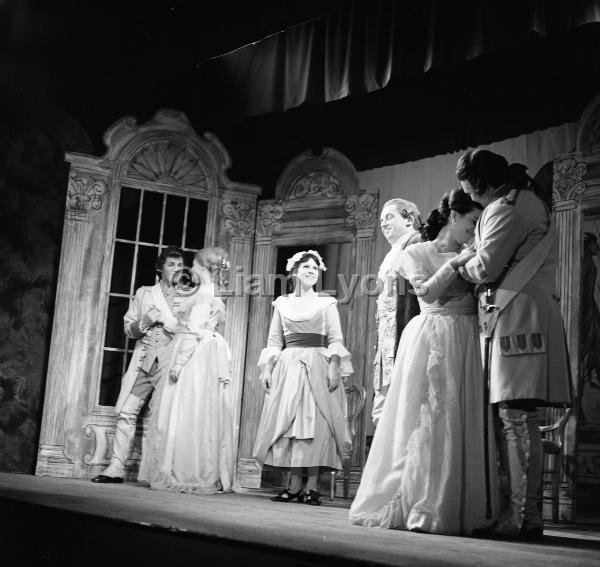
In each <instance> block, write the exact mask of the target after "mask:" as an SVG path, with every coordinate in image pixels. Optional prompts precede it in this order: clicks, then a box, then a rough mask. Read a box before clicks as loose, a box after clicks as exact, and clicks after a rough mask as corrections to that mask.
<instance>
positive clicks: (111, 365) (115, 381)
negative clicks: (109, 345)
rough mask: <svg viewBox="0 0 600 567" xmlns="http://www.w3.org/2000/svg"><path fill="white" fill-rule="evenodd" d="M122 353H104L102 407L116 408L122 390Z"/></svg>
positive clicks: (101, 388)
mask: <svg viewBox="0 0 600 567" xmlns="http://www.w3.org/2000/svg"><path fill="white" fill-rule="evenodd" d="M123 356H124V353H122V352H114V351H110V350H105V351H104V358H103V359H102V375H101V377H100V398H99V403H100V405H101V406H114V405H115V404H116V403H117V398H118V397H119V389H120V388H121V373H122V369H123Z"/></svg>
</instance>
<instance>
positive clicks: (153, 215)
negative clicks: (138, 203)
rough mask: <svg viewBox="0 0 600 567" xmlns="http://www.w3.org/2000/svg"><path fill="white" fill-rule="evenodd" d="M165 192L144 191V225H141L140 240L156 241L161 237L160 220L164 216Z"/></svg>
mask: <svg viewBox="0 0 600 567" xmlns="http://www.w3.org/2000/svg"><path fill="white" fill-rule="evenodd" d="M162 204H163V194H162V193H155V192H153V191H144V204H143V205H142V225H141V226H140V241H141V242H155V243H156V244H158V239H159V237H160V220H161V218H162Z"/></svg>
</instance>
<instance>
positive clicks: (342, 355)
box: [253, 250, 352, 506]
mask: <svg viewBox="0 0 600 567" xmlns="http://www.w3.org/2000/svg"><path fill="white" fill-rule="evenodd" d="M325 269H326V268H325V265H324V263H323V260H322V258H321V256H320V255H319V254H318V253H317V252H315V251H313V250H308V251H307V252H298V253H297V254H295V255H294V256H293V257H292V258H290V259H289V260H288V264H287V271H288V272H291V276H292V278H293V280H294V281H295V289H294V293H292V294H290V295H285V296H281V297H278V298H277V300H276V301H274V302H273V305H274V307H275V310H274V312H273V318H272V320H271V327H270V330H269V337H268V340H267V347H266V348H265V349H263V351H262V352H261V355H260V359H259V361H258V366H259V367H260V368H261V380H262V381H263V384H264V387H265V390H266V392H267V396H266V397H265V402H264V406H263V413H262V417H261V421H260V425H259V430H258V435H257V438H256V442H255V445H254V450H253V454H254V457H255V458H256V459H257V460H258V462H259V463H261V464H264V465H268V466H272V467H278V468H281V469H284V470H285V471H290V476H289V483H288V485H287V486H286V488H285V489H284V490H283V491H282V492H281V493H280V494H278V495H277V496H275V497H274V498H272V500H273V501H275V502H292V501H294V500H297V501H298V502H304V503H306V504H310V505H316V506H318V505H320V504H321V497H320V494H319V490H318V476H319V472H320V470H321V469H322V468H326V469H340V468H341V463H342V461H343V459H344V458H345V456H346V455H348V454H349V452H350V451H351V440H350V433H349V430H348V425H347V422H346V397H345V392H344V388H343V385H342V384H340V376H347V375H349V374H351V373H352V366H351V364H350V353H349V352H348V351H347V350H346V349H345V348H344V346H343V337H342V330H341V326H340V317H339V314H338V310H337V306H336V304H337V300H336V299H334V298H333V297H330V296H319V294H317V292H316V291H315V290H314V285H315V284H316V283H317V280H318V277H319V272H320V271H321V270H325ZM303 474H306V476H307V478H308V480H307V482H306V487H305V489H303V486H302V477H303Z"/></svg>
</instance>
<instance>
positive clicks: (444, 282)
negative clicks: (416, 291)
mask: <svg viewBox="0 0 600 567" xmlns="http://www.w3.org/2000/svg"><path fill="white" fill-rule="evenodd" d="M419 278H420V279H417V278H416V277H413V278H412V279H411V280H410V283H411V284H412V285H413V286H414V287H415V288H421V289H422V290H424V291H426V293H424V294H423V295H421V296H420V297H421V299H422V300H423V301H425V302H426V303H433V302H434V301H437V300H438V299H439V298H440V297H441V296H442V294H443V293H444V292H445V291H446V289H447V288H448V286H449V285H450V284H452V283H454V282H455V281H456V279H457V278H458V272H457V271H456V270H455V269H454V268H453V267H452V265H451V264H450V261H448V262H445V263H444V264H443V265H442V266H441V267H440V268H439V269H438V271H437V272H436V273H435V274H433V276H431V277H430V278H426V276H425V275H424V274H423V275H421V276H419Z"/></svg>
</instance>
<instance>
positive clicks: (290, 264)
mask: <svg viewBox="0 0 600 567" xmlns="http://www.w3.org/2000/svg"><path fill="white" fill-rule="evenodd" d="M307 254H310V255H311V256H314V257H315V258H317V259H318V260H319V266H318V268H319V270H321V271H322V272H324V271H326V270H327V268H326V267H325V263H324V262H323V258H321V254H319V253H318V252H317V251H316V250H302V251H301V252H296V253H295V254H294V255H293V256H292V257H291V258H288V259H287V264H286V265H285V271H286V272H291V271H292V270H293V269H294V266H295V265H296V263H297V262H299V261H300V258H302V256H305V255H307Z"/></svg>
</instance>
